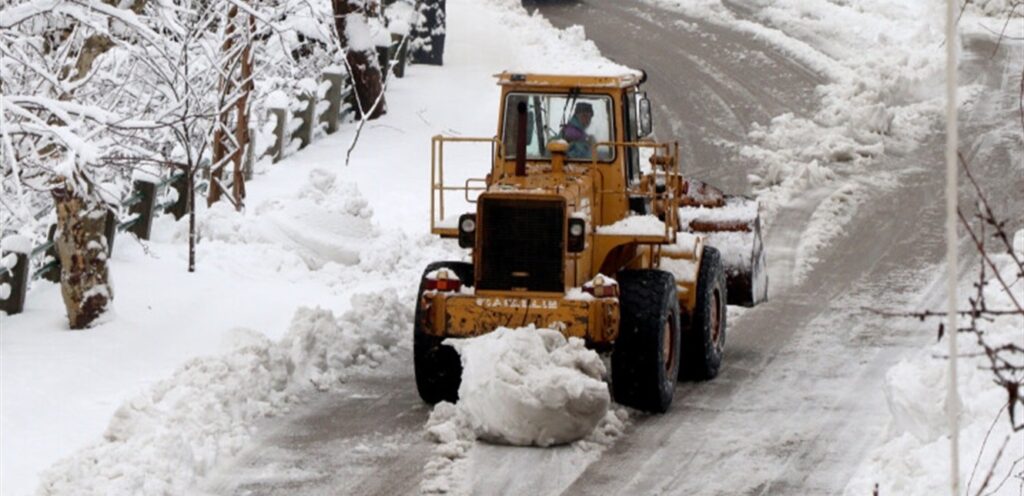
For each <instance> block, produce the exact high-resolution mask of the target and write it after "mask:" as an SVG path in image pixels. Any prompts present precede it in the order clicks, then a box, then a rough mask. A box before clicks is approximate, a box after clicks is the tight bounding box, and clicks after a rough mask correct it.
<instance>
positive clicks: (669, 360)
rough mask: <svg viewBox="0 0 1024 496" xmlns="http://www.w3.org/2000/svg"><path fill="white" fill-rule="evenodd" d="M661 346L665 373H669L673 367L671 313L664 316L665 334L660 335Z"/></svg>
mask: <svg viewBox="0 0 1024 496" xmlns="http://www.w3.org/2000/svg"><path fill="white" fill-rule="evenodd" d="M662 334H663V336H662V338H661V346H662V347H663V348H662V349H663V350H664V355H665V372H671V371H672V366H673V365H675V361H676V353H675V346H674V345H675V333H674V332H672V312H669V313H668V315H666V316H665V332H663V333H662Z"/></svg>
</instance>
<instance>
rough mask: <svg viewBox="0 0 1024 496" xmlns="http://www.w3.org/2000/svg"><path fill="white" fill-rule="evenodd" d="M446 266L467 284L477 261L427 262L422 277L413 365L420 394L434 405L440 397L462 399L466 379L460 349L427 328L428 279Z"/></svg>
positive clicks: (417, 307)
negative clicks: (443, 342)
mask: <svg viewBox="0 0 1024 496" xmlns="http://www.w3.org/2000/svg"><path fill="white" fill-rule="evenodd" d="M442 268H444V269H449V270H451V271H452V272H455V275H457V276H459V279H461V280H462V284H463V285H467V286H472V284H473V265H472V264H469V263H466V262H434V263H432V264H430V265H427V268H426V270H424V271H423V277H421V278H420V288H419V291H418V292H417V293H416V317H415V321H414V322H413V331H412V356H413V369H414V370H415V371H416V389H417V390H418V391H419V393H420V398H423V401H425V402H427V403H429V404H431V405H433V404H435V403H438V402H440V401H450V402H452V403H454V402H456V401H458V399H459V384H461V382H462V361H461V359H460V358H459V353H458V352H457V351H455V348H452V347H451V346H447V345H444V344H441V342H442V341H444V339H445V338H443V337H437V336H431V335H429V334H427V333H426V332H424V331H423V329H424V322H423V318H424V315H423V314H424V312H423V305H422V300H423V298H422V296H423V291H424V290H425V288H424V279H425V278H426V275H427V274H429V273H430V272H433V271H435V270H437V269H442Z"/></svg>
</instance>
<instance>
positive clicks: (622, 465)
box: [204, 0, 1019, 495]
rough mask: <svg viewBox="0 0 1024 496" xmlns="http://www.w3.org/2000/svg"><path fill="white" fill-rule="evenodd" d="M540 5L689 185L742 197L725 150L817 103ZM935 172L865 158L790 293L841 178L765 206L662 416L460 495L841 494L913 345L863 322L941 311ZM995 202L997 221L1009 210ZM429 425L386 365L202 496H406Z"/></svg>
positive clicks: (898, 333) (626, 27) (711, 59)
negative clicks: (756, 277)
mask: <svg viewBox="0 0 1024 496" xmlns="http://www.w3.org/2000/svg"><path fill="white" fill-rule="evenodd" d="M538 7H539V8H540V11H541V12H542V13H543V14H544V15H545V16H546V17H548V18H549V19H550V20H551V21H552V22H553V23H554V24H555V25H556V26H563V27H564V26H570V25H573V24H582V25H583V26H584V27H585V28H586V32H587V35H588V37H589V38H590V39H592V40H594V41H595V42H596V43H597V44H598V46H599V47H600V48H601V50H602V53H603V54H604V55H605V56H607V57H609V58H611V59H612V60H615V61H618V62H620V63H624V64H628V65H631V66H635V67H641V68H644V69H646V70H647V71H648V73H649V75H650V80H649V82H648V84H647V90H648V91H649V93H650V94H651V96H652V98H653V99H654V101H655V102H656V103H655V105H656V112H657V114H656V115H657V116H658V120H657V122H656V129H657V133H658V135H659V136H660V137H661V138H662V139H664V138H667V137H669V136H672V137H675V138H678V139H680V141H681V144H682V148H683V150H684V157H685V159H684V160H685V162H684V163H685V164H686V165H687V168H688V171H689V173H690V174H692V175H694V176H696V177H698V178H700V179H704V180H708V181H710V182H712V183H716V184H720V185H722V186H724V187H726V188H727V189H729V190H733V191H749V190H750V186H749V185H748V182H747V172H748V170H747V169H746V168H745V166H744V165H743V164H741V163H739V162H738V161H737V159H736V154H735V153H734V152H733V151H732V150H730V149H729V148H728V147H727V146H723V144H729V143H738V142H742V141H744V140H745V139H746V137H747V135H748V133H749V131H750V130H751V127H752V125H753V124H754V123H760V124H764V123H765V122H766V121H768V120H769V119H770V118H772V117H773V116H776V115H778V114H781V113H784V112H793V113H794V114H796V115H798V116H800V115H805V114H808V113H809V112H812V110H813V107H814V106H815V102H816V97H815V92H814V88H815V86H817V85H818V84H821V83H822V82H823V81H824V80H825V77H824V76H823V75H821V74H818V73H816V72H815V71H814V70H813V69H811V68H809V67H808V66H807V65H806V64H804V63H802V62H801V61H799V60H797V59H796V58H794V57H792V56H791V55H787V54H785V53H783V52H782V51H780V50H778V49H777V48H774V47H773V45H771V44H769V43H766V42H764V41H763V40H760V39H757V38H756V37H754V36H752V35H750V34H744V33H741V32H737V31H734V30H730V29H726V28H723V27H722V26H719V25H716V24H712V23H708V22H706V21H703V20H701V19H698V18H691V17H685V16H683V15H681V14H678V13H674V12H671V11H666V10H661V9H658V8H655V7H650V6H646V5H644V4H641V3H636V2H619V1H615V0H589V1H587V2H585V3H579V4H578V3H574V2H566V3H550V2H543V5H538ZM736 15H737V16H740V17H742V16H744V12H743V11H742V10H741V9H736ZM990 48H991V47H981V46H973V47H972V50H974V51H976V52H978V53H981V51H983V50H984V49H990ZM1003 56H1004V57H1005V56H1006V55H1005V54H1004V55H1003ZM999 62H1000V61H999V59H996V60H988V61H984V60H982V59H981V58H978V57H975V58H974V59H973V62H971V64H972V65H971V66H970V67H971V71H972V72H970V73H969V75H968V78H970V79H973V80H974V82H978V83H980V84H984V85H986V86H987V87H988V88H989V89H991V90H1000V89H1005V88H1001V86H1004V85H1006V84H1008V83H1007V79H1006V78H1005V77H1003V75H1002V74H1001V73H1000V71H999V70H998V69H997V68H998V67H1000V64H999ZM994 93H996V91H994ZM996 106H997V107H998V105H996ZM982 107H983V106H982ZM978 108H980V107H978ZM972 112H973V113H972ZM972 112H968V117H967V119H966V122H967V123H968V124H967V125H966V128H965V132H966V140H967V142H968V143H971V142H972V140H977V139H978V137H979V136H982V135H983V134H984V133H985V132H986V131H987V130H988V127H987V126H989V123H990V119H987V118H986V117H992V116H991V115H989V116H985V115H981V113H982V112H983V111H982V110H976V111H972ZM979 146H980V145H979ZM984 146H986V147H989V148H990V149H987V150H983V153H982V155H986V154H987V156H995V155H998V154H999V153H1001V152H1000V151H999V150H998V149H991V147H990V145H984ZM974 148H975V149H976V150H978V147H974ZM998 162H999V161H995V162H994V163H998ZM940 163H941V137H932V138H931V139H930V140H929V141H928V142H926V143H924V144H923V145H922V146H921V147H920V149H919V150H918V151H916V152H914V153H911V154H908V155H905V156H898V155H893V156H887V157H885V158H884V159H882V161H881V164H880V168H881V169H883V170H884V171H885V172H886V173H887V174H888V175H889V177H891V178H894V180H893V181H891V186H890V187H886V188H878V189H877V190H873V191H869V192H868V193H867V196H866V198H862V199H861V200H860V203H861V207H860V208H858V209H855V212H854V213H853V214H851V219H850V221H849V223H848V225H847V226H846V229H845V230H844V231H843V232H841V233H840V234H839V235H838V236H837V237H836V239H835V242H834V243H832V245H831V246H829V247H827V248H824V249H823V250H821V252H820V253H818V254H817V259H818V260H817V262H816V263H815V264H814V267H815V268H814V269H813V270H811V271H810V272H809V273H808V274H807V275H806V277H803V278H794V277H792V273H793V268H794V267H795V266H797V265H798V264H799V263H802V262H801V261H799V260H794V259H795V258H796V257H798V256H800V253H799V250H798V249H796V246H797V245H798V244H799V241H800V239H801V238H802V237H804V236H805V234H806V231H807V230H808V229H809V228H812V218H813V217H814V216H815V213H816V212H817V211H818V210H819V207H821V206H822V205H823V203H822V202H823V201H825V200H827V199H829V198H833V197H834V196H835V195H836V194H837V192H840V193H841V190H842V188H843V187H847V183H845V182H843V181H835V182H831V183H829V185H828V186H826V187H823V188H818V189H811V190H808V191H806V192H804V193H803V194H802V197H801V198H799V199H798V200H796V201H793V202H790V204H789V205H787V206H786V207H784V208H782V209H781V210H780V211H778V212H777V214H776V216H775V218H774V219H773V222H772V228H771V230H770V231H769V235H768V239H767V243H768V253H769V267H770V271H771V280H772V292H771V302H770V303H769V304H767V305H763V306H761V307H758V308H756V309H753V310H750V311H746V312H742V313H741V312H739V311H736V312H735V313H734V314H733V316H732V322H731V326H730V331H729V332H730V334H729V341H728V347H727V349H728V352H727V360H726V365H725V367H724V369H723V371H722V373H721V375H720V377H718V378H717V379H716V380H714V381H712V382H709V383H686V384H680V385H679V389H678V390H677V393H676V402H675V404H674V405H673V408H672V410H671V411H670V412H669V413H668V414H665V415H661V416H636V417H634V424H633V426H632V427H631V429H630V430H629V431H628V434H627V435H625V436H623V437H622V438H620V439H619V440H618V441H617V442H616V443H615V444H614V445H613V446H612V447H611V448H610V449H608V450H607V451H605V452H603V453H597V452H588V451H586V450H582V449H580V448H578V447H572V446H570V447H561V448H555V449H529V448H511V447H502V446H492V445H486V444H482V443H478V444H477V445H476V446H475V447H474V448H473V449H472V450H471V451H470V452H469V455H468V461H467V464H466V465H465V466H464V470H463V474H461V475H462V476H463V477H465V478H466V479H468V480H466V481H465V486H466V487H469V488H470V490H471V492H472V493H473V494H550V493H568V494H666V493H670V494H729V495H738V494H836V493H841V492H842V491H843V490H844V488H845V487H846V485H847V482H848V481H849V480H850V478H851V477H852V476H853V474H854V471H855V470H856V469H857V467H858V465H859V464H860V462H861V460H862V459H863V458H864V456H865V454H866V452H867V451H868V450H869V449H870V448H872V447H873V446H875V445H877V444H879V443H880V442H881V440H882V437H883V434H884V431H885V429H886V425H887V422H888V417H889V413H888V410H887V406H886V401H885V397H884V392H883V389H882V387H881V384H882V383H883V379H884V375H885V372H886V370H887V369H888V368H889V367H891V366H892V365H893V364H894V363H896V361H897V360H898V358H899V357H901V356H902V355H904V354H905V353H906V352H907V351H908V350H911V349H915V348H918V347H920V346H922V345H923V344H924V343H926V342H928V341H929V339H930V335H929V334H928V333H927V332H922V328H921V326H919V325H916V324H914V323H903V322H894V321H886V320H883V319H881V318H880V317H877V316H873V315H872V314H870V313H867V312H865V311H864V310H863V308H864V307H870V308H894V307H902V306H913V307H920V306H926V305H930V304H937V303H938V302H939V301H940V300H938V299H937V298H938V294H939V293H938V292H937V291H934V290H931V289H930V288H932V287H933V285H934V278H933V274H934V273H935V270H934V267H935V265H936V264H937V263H938V262H939V260H940V257H941V253H942V252H941V249H942V244H941V232H942V231H941V221H942V210H941V197H940V195H938V194H937V193H938V192H939V191H941V186H942V174H941V172H940V169H939V168H938V167H937V165H938V164H940ZM1003 163H1006V162H1003ZM984 172H985V175H986V177H987V181H988V182H989V183H992V184H995V183H997V182H998V178H999V177H1001V176H1002V175H1005V174H1007V173H1009V174H1013V171H1009V170H1000V169H999V168H998V167H996V168H993V169H991V170H986V171H984ZM1004 177H1005V176H1004ZM999 194H1001V195H1002V197H1003V199H1004V200H1007V201H1009V200H1011V199H1012V198H1013V196H1014V195H1013V190H1012V188H1010V189H1007V188H1006V187H1005V183H1004V184H1003V186H1002V188H1001V189H1000V191H999ZM1018 200H1019V198H1018ZM1002 204H1003V205H1007V206H1008V207H1009V208H1011V209H1012V201H1011V202H1010V203H1006V202H1004V203H1002ZM1018 206H1019V205H1018ZM1011 211H1012V210H1011ZM922 288H924V289H922ZM428 414H429V410H428V408H427V407H426V406H424V405H423V404H422V403H421V402H420V401H419V399H418V398H417V396H416V393H415V390H414V388H413V377H412V367H411V363H410V362H409V361H400V362H398V363H392V364H390V365H388V366H387V367H386V368H385V369H382V370H379V371H378V372H377V373H375V374H374V375H373V376H372V377H365V378H355V379H353V380H352V381H351V382H350V383H348V384H347V385H346V386H345V388H344V390H343V391H340V392H337V393H332V394H331V395H329V396H326V397H321V398H319V399H317V400H315V401H313V402H312V403H310V404H308V405H307V406H305V407H304V408H303V409H301V410H300V411H298V412H295V413H293V414H292V415H289V416H287V417H286V418H284V419H277V420H268V421H266V429H264V430H263V431H262V434H261V435H259V436H258V438H257V440H256V441H255V442H254V443H253V444H252V446H251V447H250V448H249V449H247V450H246V451H245V452H244V453H243V454H242V455H241V456H240V457H238V458H237V459H236V460H235V461H233V462H232V463H231V464H229V465H226V466H223V467H222V468H221V469H220V470H219V471H218V472H217V473H216V474H214V475H213V476H211V477H210V478H209V479H208V483H207V484H206V485H205V486H204V490H205V491H208V492H210V493H213V494H256V493H258V494H338V493H339V492H344V493H350V494H408V493H415V492H416V491H418V490H419V488H420V484H421V479H422V477H423V465H424V463H425V461H426V459H427V458H428V457H429V454H430V451H431V444H430V443H429V441H428V440H427V439H425V437H424V436H423V431H422V426H423V423H424V422H425V421H426V418H427V416H428Z"/></svg>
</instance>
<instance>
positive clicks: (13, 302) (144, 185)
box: [0, 173, 188, 315]
mask: <svg viewBox="0 0 1024 496" xmlns="http://www.w3.org/2000/svg"><path fill="white" fill-rule="evenodd" d="M186 179H187V178H186V176H185V174H184V173H178V174H174V175H172V176H170V177H167V178H165V179H163V180H161V181H158V182H153V181H148V180H145V179H135V180H134V181H132V193H131V194H130V195H128V197H127V198H125V199H124V200H123V201H122V202H121V203H120V204H119V205H118V207H119V208H110V209H108V210H107V214H106V218H105V221H104V226H105V227H104V235H105V236H106V238H107V250H108V252H107V254H108V255H110V254H111V252H112V251H113V249H114V237H115V236H116V235H117V233H118V232H128V233H131V234H134V235H135V236H137V237H138V238H139V239H146V240H148V239H149V237H150V235H151V234H152V230H153V219H154V218H155V216H156V215H157V214H159V213H170V214H172V215H174V216H175V218H180V217H181V215H184V214H183V213H184V212H185V211H186V210H187V209H186V207H185V205H184V202H186V201H187V199H188V198H187V196H186V195H184V194H181V192H182V191H183V190H184V183H185V181H186ZM168 187H171V188H173V189H174V190H175V192H176V194H175V195H173V198H171V199H170V200H165V201H163V202H161V201H160V197H161V196H163V193H164V192H165V191H167V189H168ZM125 209H126V210H127V211H128V215H127V218H125V219H123V220H121V219H119V218H118V216H117V213H116V211H117V210H122V211H123V210H125ZM50 212H52V209H46V210H43V211H41V212H40V213H39V214H37V219H43V218H45V217H46V216H47V215H49V213H50ZM56 234H57V224H56V223H52V224H50V227H49V229H48V231H47V236H46V241H44V242H43V243H41V244H39V245H36V246H31V243H30V242H29V241H28V239H27V238H24V237H22V236H8V237H6V238H4V239H3V240H2V242H0V311H4V312H7V315H14V314H18V313H21V312H22V310H24V309H25V296H26V294H27V292H28V288H29V285H30V283H31V281H34V280H36V279H44V280H47V281H51V282H60V273H61V267H60V257H59V256H58V255H57V240H56Z"/></svg>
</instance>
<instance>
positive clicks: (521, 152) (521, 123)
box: [516, 102, 526, 176]
mask: <svg viewBox="0 0 1024 496" xmlns="http://www.w3.org/2000/svg"><path fill="white" fill-rule="evenodd" d="M516 112H517V113H518V114H519V115H518V116H517V118H516V175H517V176H525V175H526V102H519V105H516Z"/></svg>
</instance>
